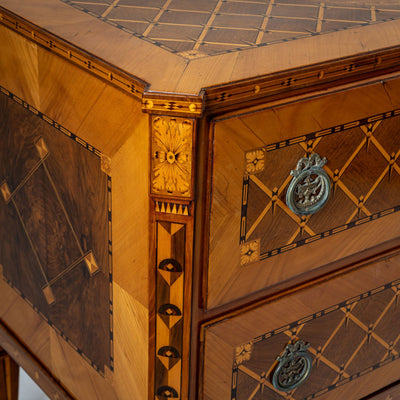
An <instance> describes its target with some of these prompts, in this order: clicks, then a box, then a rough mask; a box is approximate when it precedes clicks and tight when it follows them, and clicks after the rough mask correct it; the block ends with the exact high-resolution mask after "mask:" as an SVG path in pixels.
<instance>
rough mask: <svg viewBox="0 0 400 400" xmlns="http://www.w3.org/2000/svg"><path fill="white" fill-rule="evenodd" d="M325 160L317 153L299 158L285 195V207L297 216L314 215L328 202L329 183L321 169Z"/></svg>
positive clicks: (291, 173) (326, 175)
mask: <svg viewBox="0 0 400 400" xmlns="http://www.w3.org/2000/svg"><path fill="white" fill-rule="evenodd" d="M325 163H326V158H325V157H324V158H322V159H321V157H320V156H319V155H318V154H317V153H312V154H311V155H310V156H308V157H303V158H300V160H299V161H298V162H297V166H296V169H294V170H292V171H291V172H290V175H292V176H293V178H292V180H291V182H290V185H289V188H288V190H287V193H286V204H287V206H288V207H289V208H290V209H291V210H292V211H293V212H294V213H295V214H297V215H309V214H315V213H316V212H317V211H319V210H320V209H321V208H322V207H323V206H324V205H325V203H326V202H327V201H328V198H329V194H330V192H331V181H330V179H329V176H328V174H327V173H326V172H325V170H324V169H323V168H322V167H323V166H324V165H325Z"/></svg>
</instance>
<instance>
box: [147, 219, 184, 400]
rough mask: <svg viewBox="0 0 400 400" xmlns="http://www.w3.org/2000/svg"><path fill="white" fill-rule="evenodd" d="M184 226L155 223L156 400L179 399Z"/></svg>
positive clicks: (182, 322) (182, 313) (182, 323)
mask: <svg viewBox="0 0 400 400" xmlns="http://www.w3.org/2000/svg"><path fill="white" fill-rule="evenodd" d="M185 242H186V225H184V224H176V223H170V222H157V264H156V268H157V271H156V326H155V338H156V360H155V386H154V392H155V399H158V400H162V399H165V398H173V399H180V398H181V381H182V352H183V333H184V331H183V327H184V318H185V310H184V307H183V300H184V285H185Z"/></svg>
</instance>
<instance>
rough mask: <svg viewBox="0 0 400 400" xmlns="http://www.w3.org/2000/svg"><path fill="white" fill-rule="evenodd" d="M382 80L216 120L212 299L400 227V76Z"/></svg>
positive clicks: (267, 282)
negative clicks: (399, 161)
mask: <svg viewBox="0 0 400 400" xmlns="http://www.w3.org/2000/svg"><path fill="white" fill-rule="evenodd" d="M382 82H383V83H375V84H370V85H366V86H363V87H359V88H352V89H348V90H345V91H340V92H339V91H338V92H337V93H331V94H329V95H321V96H316V97H313V98H309V99H305V100H302V101H296V102H292V103H288V104H286V105H281V106H279V107H272V108H271V107H270V108H268V107H267V106H266V107H265V109H259V110H255V111H252V112H243V113H238V114H237V115H233V116H230V117H228V118H225V119H223V120H219V121H215V123H214V129H213V135H214V137H213V139H214V140H213V170H212V187H211V188H210V189H211V207H210V209H211V213H210V238H209V240H210V242H209V265H208V286H207V296H208V298H207V299H208V302H207V305H208V307H209V308H213V307H215V306H218V305H221V304H224V303H227V302H229V301H232V300H235V299H237V298H240V297H242V296H245V295H248V294H249V293H253V292H256V291H258V290H260V289H263V288H265V287H268V286H271V285H274V284H276V283H279V282H282V281H285V280H287V279H289V278H292V277H295V276H297V275H300V274H302V273H305V272H307V271H310V270H313V269H316V268H318V267H320V266H322V265H326V264H328V263H331V262H333V261H337V260H340V259H342V258H344V257H347V256H349V255H352V254H355V253H358V252H360V251H362V250H364V249H367V248H371V247H373V246H376V245H379V244H380V243H382V242H384V241H387V240H390V239H393V238H395V237H397V236H399V234H400V224H399V223H400V213H398V211H399V210H400V167H399V165H400V164H399V163H398V157H399V154H400V135H399V133H400V130H399V126H400V97H399V95H398V93H399V91H398V88H399V86H400V80H399V79H390V80H387V81H382ZM396 90H397V95H396ZM312 154H318V156H319V157H320V159H321V160H324V161H323V162H318V156H315V155H314V156H311V155H312ZM310 156H311V158H307V157H310ZM313 157H314V158H313ZM310 160H311V161H310ZM307 163H309V165H306V164H307ZM307 168H308V169H307ZM310 168H311V169H310ZM295 170H297V172H293V171H295ZM307 171H308V172H307ZM296 174H297V175H296ZM295 181H296V182H295ZM326 199H327V201H326V202H325V200H326ZM312 212H313V213H312Z"/></svg>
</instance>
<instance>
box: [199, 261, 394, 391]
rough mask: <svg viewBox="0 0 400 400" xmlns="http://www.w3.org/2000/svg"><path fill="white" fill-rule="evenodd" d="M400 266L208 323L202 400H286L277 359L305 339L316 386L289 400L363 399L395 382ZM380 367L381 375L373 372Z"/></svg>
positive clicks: (369, 269) (373, 269)
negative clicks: (276, 373) (277, 382)
mask: <svg viewBox="0 0 400 400" xmlns="http://www.w3.org/2000/svg"><path fill="white" fill-rule="evenodd" d="M398 263H399V260H398V255H393V256H392V257H391V258H387V259H385V260H384V261H381V262H377V263H375V264H372V265H369V266H368V265H367V266H365V267H364V268H362V269H360V270H358V271H356V272H353V273H350V274H347V275H344V276H342V277H340V278H337V279H333V280H330V281H328V282H326V283H324V284H322V285H319V286H314V287H312V288H309V289H307V290H304V291H300V292H298V293H296V294H293V295H291V296H286V297H284V298H281V299H280V300H278V301H274V302H271V303H269V304H265V305H263V306H260V307H258V308H255V309H253V310H252V311H248V312H246V313H243V314H241V315H238V316H235V317H232V318H225V319H224V320H222V321H217V322H212V321H210V322H209V324H207V325H206V326H204V329H205V354H204V365H205V369H204V371H205V372H204V398H206V399H217V398H243V399H247V398H251V395H253V396H254V395H257V396H258V397H259V398H260V399H261V398H277V399H279V398H285V395H284V394H282V392H281V393H280V392H279V390H278V391H277V390H276V389H275V388H274V387H273V385H272V384H271V380H270V379H271V375H272V373H273V370H274V368H276V365H277V364H276V362H275V357H277V356H278V355H279V354H281V352H282V350H283V348H284V347H285V345H286V344H287V343H290V341H291V340H292V339H293V341H294V342H296V341H297V340H299V339H303V338H304V340H305V341H306V342H309V343H311V347H310V353H311V354H312V357H313V360H314V361H313V367H312V368H313V369H312V372H311V375H310V377H309V380H310V381H309V382H307V383H306V384H304V386H301V387H300V388H298V389H297V390H296V391H291V392H290V393H289V396H291V397H292V398H301V399H303V398H308V396H314V397H320V398H321V399H336V398H348V399H353V398H354V399H359V398H360V397H362V396H364V395H366V394H368V393H370V392H371V391H374V390H377V389H379V388H380V387H382V386H385V385H388V384H390V383H392V382H394V381H395V380H396V379H397V378H396V377H397V375H398V368H399V360H398V357H397V351H398V348H397V350H396V349H395V346H398V340H399V337H400V336H399V332H400V331H399V329H398V324H397V323H394V321H395V320H396V317H395V315H397V313H398V312H399V306H398V301H397V300H398V295H397V293H398V282H399V281H398ZM386 284H387V285H386ZM385 285H386V286H385ZM324 310H325V311H324ZM393 318H394V319H393ZM294 321H296V322H294ZM292 322H293V323H292ZM303 329H304V330H303ZM250 332H251V333H250ZM383 337H384V338H385V339H382V338H383ZM313 343H314V345H313ZM257 349H259V353H257ZM272 349H276V350H272ZM317 359H318V360H319V361H318V363H317V362H316V360H317ZM381 361H382V362H383V363H382V365H381V364H379V366H376V367H375V368H374V370H376V372H371V371H372V368H370V369H368V367H369V366H370V365H371V366H372V365H373V364H375V363H379V362H381ZM388 363H390V364H388ZM386 364H387V365H386ZM232 366H233V371H234V372H233V374H232ZM235 371H237V372H235ZM254 371H256V372H254ZM362 371H365V372H363V373H361V372H362ZM359 372H360V373H361V374H359ZM237 373H239V375H237ZM366 373H368V374H370V377H369V379H368V380H367V379H366V377H365V376H364V375H365V374H366ZM320 374H321V375H320ZM340 374H342V375H341V376H342V377H341V378H340ZM338 375H339V380H338ZM351 376H352V378H350V377H351ZM342 379H343V382H341V380H342ZM353 380H354V382H351V381H353ZM357 380H359V381H358V383H357ZM336 383H337V385H336ZM325 387H329V389H326V390H325ZM336 387H337V388H336ZM314 393H315V394H314ZM230 396H232V397H230ZM282 396H283V397H282ZM342 396H343V397H342ZM314 397H313V398H314Z"/></svg>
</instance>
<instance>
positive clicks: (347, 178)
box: [240, 110, 400, 265]
mask: <svg viewBox="0 0 400 400" xmlns="http://www.w3.org/2000/svg"><path fill="white" fill-rule="evenodd" d="M399 113H400V110H394V111H390V112H387V113H385V114H380V115H377V116H372V117H370V118H366V119H363V120H360V121H353V122H350V123H348V124H345V125H340V126H335V127H332V128H329V129H325V130H323V131H319V132H313V133H310V134H309V135H306V136H303V137H300V138H294V139H291V140H289V141H285V142H281V143H275V144H272V145H269V146H267V147H265V148H260V149H255V150H252V151H249V152H248V153H247V154H246V160H245V161H246V163H245V172H244V179H243V206H242V220H241V221H242V225H241V237H240V241H241V243H242V256H241V264H242V265H246V264H249V263H251V262H254V261H258V260H260V259H265V258H268V257H271V256H274V255H276V254H280V253H283V252H285V251H288V250H291V249H294V248H296V247H299V246H301V245H304V244H307V243H311V242H314V241H316V240H320V239H323V238H325V237H328V236H331V235H333V234H336V233H339V232H342V231H344V230H347V229H350V228H353V227H356V226H358V225H361V224H364V223H367V222H369V221H372V220H375V219H377V218H380V217H383V216H385V215H388V214H390V213H393V212H397V211H399V210H400V202H399V198H400V167H399V165H398V157H399V155H400V142H399V140H398V132H399V128H398V126H399V120H400V118H399V117H398V114H399ZM313 152H316V153H318V154H319V155H320V156H321V157H326V159H327V163H326V165H324V167H323V168H324V169H325V171H326V172H327V173H328V175H329V178H330V180H331V182H332V193H331V195H330V199H329V200H328V202H327V204H326V205H325V206H324V207H323V208H322V210H320V211H318V212H317V213H315V214H313V215H307V216H305V215H303V216H300V215H296V214H294V213H293V212H292V211H291V210H290V209H289V207H288V206H287V205H286V202H285V195H286V191H287V188H288V185H289V183H290V181H291V179H292V176H291V175H290V171H291V170H293V169H295V167H296V163H297V161H298V160H299V159H301V158H302V157H304V156H306V155H307V154H310V153H313Z"/></svg>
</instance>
